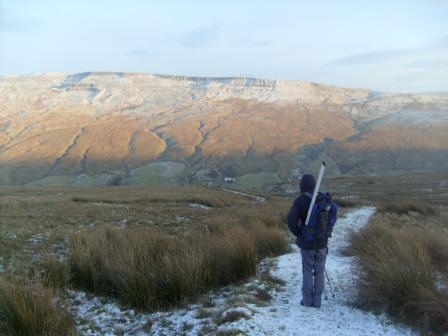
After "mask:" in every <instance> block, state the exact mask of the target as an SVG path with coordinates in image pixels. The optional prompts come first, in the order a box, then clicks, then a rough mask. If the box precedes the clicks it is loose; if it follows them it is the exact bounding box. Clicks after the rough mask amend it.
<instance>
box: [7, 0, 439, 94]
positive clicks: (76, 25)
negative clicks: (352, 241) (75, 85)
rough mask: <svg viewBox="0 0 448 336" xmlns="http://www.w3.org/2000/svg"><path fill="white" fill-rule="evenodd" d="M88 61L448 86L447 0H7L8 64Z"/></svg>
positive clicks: (79, 65) (13, 69) (19, 69)
mask: <svg viewBox="0 0 448 336" xmlns="http://www.w3.org/2000/svg"><path fill="white" fill-rule="evenodd" d="M85 71H122V72H150V73H163V74H181V75H197V76H250V77H263V78H274V79H301V80H308V81H314V82H319V83H326V84H333V85H338V86H344V87H362V88H369V89H373V90H379V91H394V92H425V91H445V92H448V0H403V1H402V0H371V1H368V0H338V1H334V0H326V1H325V0H314V1H306V0H295V1H286V0H275V1H274V0H272V1H268V0H266V1H263V0H258V1H255V0H254V1H252V0H246V1H244V0H240V1H237V0H226V1H211V0H207V1H200V0H197V1H195V0H190V1H181V0H164V1H162V0H160V1H155V0H154V1H151V0H146V1H143V0H142V1H139V0H128V1H124V0H122V1H120V0H73V1H68V0H64V1H61V0H54V1H50V0H0V75H14V74H29V73H42V72H65V73H76V72H85Z"/></svg>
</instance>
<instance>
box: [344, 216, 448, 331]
mask: <svg viewBox="0 0 448 336" xmlns="http://www.w3.org/2000/svg"><path fill="white" fill-rule="evenodd" d="M350 241H351V246H350V249H351V253H352V254H353V255H354V256H355V257H356V258H357V272H356V285H357V287H358V289H359V291H360V295H359V303H360V304H361V305H362V306H364V307H366V308H370V309H374V310H376V309H381V310H382V309H385V310H386V311H388V312H389V313H390V314H391V315H393V316H395V317H396V318H398V319H400V320H402V321H404V322H406V323H408V324H411V325H413V326H417V327H419V328H421V329H422V330H424V331H425V332H436V333H443V332H447V331H448V291H447V289H446V284H447V283H446V282H447V281H448V273H447V269H446V264H447V261H448V238H447V237H442V236H437V237H436V236H434V234H433V233H430V232H428V231H425V230H422V229H419V228H417V227H406V228H404V229H402V230H400V229H398V228H396V227H393V226H392V225H389V224H385V223H379V222H372V223H370V224H368V225H367V226H366V227H364V228H363V229H361V230H360V231H359V232H357V233H353V234H352V236H351V239H350ZM437 274H438V275H439V276H437ZM443 282H445V284H444V285H443V286H441V283H443ZM444 286H445V287H444Z"/></svg>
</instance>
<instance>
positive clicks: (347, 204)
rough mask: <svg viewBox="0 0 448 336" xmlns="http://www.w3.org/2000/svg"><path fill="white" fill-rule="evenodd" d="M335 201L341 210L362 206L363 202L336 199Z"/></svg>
mask: <svg viewBox="0 0 448 336" xmlns="http://www.w3.org/2000/svg"><path fill="white" fill-rule="evenodd" d="M333 201H334V202H335V203H336V204H337V205H338V206H339V207H341V208H354V207H357V206H360V205H361V202H360V200H358V199H351V198H335V199H333Z"/></svg>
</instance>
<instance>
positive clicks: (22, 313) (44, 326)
mask: <svg viewBox="0 0 448 336" xmlns="http://www.w3.org/2000/svg"><path fill="white" fill-rule="evenodd" d="M0 334H5V335H17V336H19V335H20V336H39V335H42V336H53V335H54V336H59V335H74V334H75V329H74V321H73V319H72V317H71V315H70V314H69V313H68V312H67V311H66V310H65V309H63V308H62V307H60V306H57V305H56V304H55V303H54V291H53V290H52V289H50V288H47V287H44V286H43V285H41V284H39V283H35V282H29V283H24V282H23V281H21V280H19V281H18V282H17V280H15V281H12V280H6V279H0Z"/></svg>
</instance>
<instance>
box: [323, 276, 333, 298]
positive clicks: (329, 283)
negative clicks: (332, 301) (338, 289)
mask: <svg viewBox="0 0 448 336" xmlns="http://www.w3.org/2000/svg"><path fill="white" fill-rule="evenodd" d="M325 276H326V277H327V281H328V285H329V286H330V291H331V296H332V297H334V292H333V287H332V286H331V282H330V277H329V276H328V273H327V270H325ZM324 288H325V286H324Z"/></svg>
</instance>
